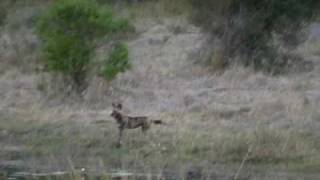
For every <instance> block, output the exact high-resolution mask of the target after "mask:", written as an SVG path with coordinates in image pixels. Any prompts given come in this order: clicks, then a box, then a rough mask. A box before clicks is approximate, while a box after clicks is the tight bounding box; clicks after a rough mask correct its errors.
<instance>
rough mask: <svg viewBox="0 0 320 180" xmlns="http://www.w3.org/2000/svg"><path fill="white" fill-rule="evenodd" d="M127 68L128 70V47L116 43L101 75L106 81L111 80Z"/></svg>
mask: <svg viewBox="0 0 320 180" xmlns="http://www.w3.org/2000/svg"><path fill="white" fill-rule="evenodd" d="M128 68H130V64H129V50H128V47H127V46H126V45H125V44H123V43H118V44H116V45H115V46H114V48H113V50H112V52H111V54H110V56H109V57H108V58H107V60H106V61H105V64H104V66H103V69H102V72H101V74H102V75H103V76H104V77H105V78H106V79H112V78H114V77H115V76H116V75H117V74H118V72H124V71H125V70H126V69H128Z"/></svg>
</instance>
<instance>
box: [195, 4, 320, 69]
mask: <svg viewBox="0 0 320 180" xmlns="http://www.w3.org/2000/svg"><path fill="white" fill-rule="evenodd" d="M190 1H191V3H192V5H193V6H194V7H196V11H195V12H194V20H196V22H198V23H199V24H200V25H202V26H203V27H204V28H205V29H206V30H209V31H210V32H211V33H213V34H214V35H220V37H221V41H222V44H223V48H222V49H223V50H222V55H221V57H222V60H220V61H223V63H222V64H224V65H228V64H230V62H231V61H232V59H234V57H236V56H237V57H239V56H241V58H240V60H241V62H243V63H244V64H245V65H252V66H253V67H255V68H256V69H263V70H267V71H269V72H270V71H271V72H278V71H280V70H281V68H282V67H283V66H285V65H286V60H285V59H283V58H282V57H281V55H280V52H278V48H277V47H276V46H275V45H274V43H273V42H272V41H271V40H272V39H273V35H274V34H278V35H279V36H280V37H283V38H285V37H288V36H289V35H290V36H291V38H294V36H292V34H294V33H295V32H296V31H297V30H299V28H300V26H301V24H302V23H303V22H306V21H308V20H310V19H311V18H312V17H314V16H315V13H316V12H317V10H318V8H319V7H320V6H319V5H320V1H318V0H281V1H279V0H226V1H222V0H204V1H198V0H190ZM220 64H221V63H220Z"/></svg>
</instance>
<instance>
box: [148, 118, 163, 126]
mask: <svg viewBox="0 0 320 180" xmlns="http://www.w3.org/2000/svg"><path fill="white" fill-rule="evenodd" d="M151 122H152V123H153V124H161V125H165V124H166V123H165V122H163V121H162V120H161V119H157V120H151Z"/></svg>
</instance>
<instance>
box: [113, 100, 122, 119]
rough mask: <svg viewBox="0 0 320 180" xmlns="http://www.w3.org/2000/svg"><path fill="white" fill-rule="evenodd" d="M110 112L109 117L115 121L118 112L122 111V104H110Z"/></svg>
mask: <svg viewBox="0 0 320 180" xmlns="http://www.w3.org/2000/svg"><path fill="white" fill-rule="evenodd" d="M112 108H113V109H112V111H111V113H110V116H111V117H113V118H115V119H117V116H119V114H120V113H119V111H121V109H122V104H121V103H112Z"/></svg>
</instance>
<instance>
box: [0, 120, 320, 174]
mask: <svg viewBox="0 0 320 180" xmlns="http://www.w3.org/2000/svg"><path fill="white" fill-rule="evenodd" d="M168 118H170V119H171V121H170V122H171V123H170V124H169V125H167V126H166V127H156V126H155V127H152V129H151V131H149V132H148V133H147V135H144V134H143V133H142V132H140V130H131V131H127V132H126V133H125V135H124V142H123V143H124V144H123V147H121V148H120V149H118V148H117V147H116V145H115V143H116V139H117V133H118V132H117V128H116V125H115V124H113V123H112V122H107V123H105V124H95V123H92V124H86V125H84V124H82V123H79V122H77V121H62V122H41V121H36V120H17V119H5V118H3V117H2V118H1V120H0V139H1V144H2V146H1V147H2V148H1V151H0V157H1V159H3V160H6V161H8V162H9V161H11V162H15V161H17V162H18V161H21V160H22V161H23V163H22V164H18V163H17V164H16V165H17V167H16V168H17V169H19V168H20V169H21V170H27V171H30V172H37V171H40V172H41V171H42V172H54V171H62V170H69V171H71V170H72V169H80V168H83V167H85V168H87V169H88V170H89V172H91V173H93V174H96V173H102V172H105V171H108V170H109V171H111V170H117V169H118V170H127V171H130V172H137V173H146V174H147V173H151V174H162V175H163V176H174V177H176V178H183V177H185V176H187V175H188V174H189V173H196V174H197V175H198V176H201V177H204V176H210V175H212V174H215V175H220V176H226V177H232V176H234V175H235V174H236V172H237V170H239V169H238V168H239V167H241V169H240V176H241V177H247V176H249V175H250V174H252V173H253V172H256V175H258V174H259V172H260V173H266V172H273V174H276V173H277V172H279V173H280V172H281V173H282V172H286V173H288V174H290V173H297V172H304V173H305V172H308V173H316V172H318V171H319V167H320V166H319V165H320V142H319V141H318V139H317V138H316V137H315V136H314V135H313V134H311V133H310V132H297V131H295V130H291V129H286V130H275V129H270V128H267V127H263V126H261V127H259V128H256V129H253V130H250V131H247V132H244V131H236V130H230V129H226V128H225V129H223V128H217V127H215V126H214V125H212V123H210V122H205V123H201V124H199V123H196V122H199V121H201V116H199V115H197V114H194V115H193V116H192V118H190V119H189V120H186V121H185V122H184V123H183V125H181V124H180V123H175V122H177V121H178V120H179V119H186V117H184V116H183V115H182V114H176V115H173V116H171V117H168ZM102 125H104V126H102ZM10 147H15V148H10ZM241 164H243V165H244V167H242V166H241ZM220 168H221V171H219V170H218V169H220ZM266 168H267V169H268V170H267V171H266Z"/></svg>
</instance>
